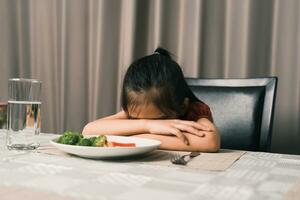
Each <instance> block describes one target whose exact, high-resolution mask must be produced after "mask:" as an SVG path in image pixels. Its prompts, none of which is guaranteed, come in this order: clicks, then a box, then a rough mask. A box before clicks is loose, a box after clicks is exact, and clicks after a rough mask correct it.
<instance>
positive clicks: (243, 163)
mask: <svg viewBox="0 0 300 200" xmlns="http://www.w3.org/2000/svg"><path fill="white" fill-rule="evenodd" d="M57 136H58V135H56V134H47V133H42V134H40V135H39V136H38V137H39V141H40V143H41V146H48V145H49V141H50V140H51V139H53V138H55V137H57ZM5 138H6V135H5V130H1V131H0V199H1V200H6V199H10V200H14V199H16V200H20V199H31V200H32V199H33V200H35V199H42V200H48V199H51V200H68V199H70V200H75V199H83V200H84V199H91V200H92V199H100V200H102V199H103V200H117V199H120V200H134V199H141V200H160V199H162V200H169V199H170V200H185V199H186V200H200V199H201V200H202V199H209V200H214V199H222V200H226V199H228V200H246V199H247V200H248V199H253V200H254V199H255V200H259V199H262V200H265V199H272V200H273V199H300V156H299V155H290V154H279V153H266V152H254V151H246V152H245V153H244V154H243V155H242V156H240V157H239V159H237V160H236V161H235V162H233V163H232V164H231V165H230V166H229V167H228V168H227V169H225V170H203V169H202V170H201V169H191V168H187V167H184V166H178V165H172V164H171V163H170V165H157V164H155V162H149V163H145V162H135V161H134V160H129V161H128V160H126V159H125V160H122V159H121V160H101V159H87V158H81V157H77V156H72V155H64V154H49V153H43V152H40V151H36V150H35V151H32V150H31V151H28V150H27V151H15V150H8V149H7V148H6V146H5ZM216 154H218V153H216ZM200 156H201V155H200Z"/></svg>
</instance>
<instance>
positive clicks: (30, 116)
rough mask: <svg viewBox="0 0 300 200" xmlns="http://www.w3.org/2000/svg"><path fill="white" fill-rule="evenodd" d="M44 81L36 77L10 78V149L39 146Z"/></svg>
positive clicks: (8, 142)
mask: <svg viewBox="0 0 300 200" xmlns="http://www.w3.org/2000/svg"><path fill="white" fill-rule="evenodd" d="M41 88H42V83H41V82H40V81H38V80H35V79H19V78H13V79H9V80H8V116H7V118H8V122H7V140H6V145H7V148H8V149H9V150H11V149H17V150H32V149H36V148H37V147H38V146H39V143H38V138H37V135H39V134H40V127H41Z"/></svg>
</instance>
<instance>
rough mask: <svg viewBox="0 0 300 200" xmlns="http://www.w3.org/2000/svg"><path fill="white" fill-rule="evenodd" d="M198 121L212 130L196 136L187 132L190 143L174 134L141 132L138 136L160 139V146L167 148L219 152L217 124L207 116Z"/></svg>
mask: <svg viewBox="0 0 300 200" xmlns="http://www.w3.org/2000/svg"><path fill="white" fill-rule="evenodd" d="M197 123H201V124H205V125H206V126H209V127H210V128H211V129H212V131H203V133H204V136H203V137H199V136H195V135H193V134H190V133H187V132H185V133H184V135H185V136H186V137H187V139H188V140H189V145H186V144H184V143H182V142H181V141H180V140H179V139H178V138H177V137H174V136H164V135H153V134H139V135H136V136H137V137H143V138H150V139H156V140H160V141H161V142H162V144H161V145H160V148H161V149H166V150H177V151H201V152H217V151H218V150H219V149H220V135H219V133H218V130H217V128H216V127H215V125H214V124H213V123H212V122H210V121H209V120H208V119H206V118H201V119H199V120H198V122H197Z"/></svg>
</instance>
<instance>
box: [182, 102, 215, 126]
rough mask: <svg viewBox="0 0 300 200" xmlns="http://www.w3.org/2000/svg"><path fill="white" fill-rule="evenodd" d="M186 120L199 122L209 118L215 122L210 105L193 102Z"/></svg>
mask: <svg viewBox="0 0 300 200" xmlns="http://www.w3.org/2000/svg"><path fill="white" fill-rule="evenodd" d="M184 118H185V120H189V121H197V120H198V119H200V118H207V119H208V120H210V121H211V122H213V118H212V113H211V111H210V108H209V106H208V105H206V104H205V103H203V102H193V103H191V104H190V105H189V108H188V110H187V113H186V115H185V117H184Z"/></svg>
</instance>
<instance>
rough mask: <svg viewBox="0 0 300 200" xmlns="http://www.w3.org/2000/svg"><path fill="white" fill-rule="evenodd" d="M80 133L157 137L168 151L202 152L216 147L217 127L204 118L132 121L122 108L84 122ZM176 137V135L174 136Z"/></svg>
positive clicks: (217, 143)
mask: <svg viewBox="0 0 300 200" xmlns="http://www.w3.org/2000/svg"><path fill="white" fill-rule="evenodd" d="M82 134H84V135H99V134H105V135H123V136H130V135H137V136H139V137H147V138H153V139H158V140H160V141H161V142H162V145H161V148H163V149H168V150H183V151H184V150H186V151H192V150H193V151H206V152H214V151H217V150H218V149H219V143H220V141H219V140H220V138H219V135H218V132H217V129H216V128H215V126H214V125H213V123H211V122H210V121H209V120H207V119H206V118H202V119H199V120H198V122H192V121H184V120H134V119H128V118H127V115H126V113H125V112H124V111H121V112H119V113H117V114H115V115H111V116H108V117H106V118H102V119H99V120H96V121H94V122H90V123H89V124H87V125H86V126H85V127H84V129H83V132H82ZM174 136H176V137H174Z"/></svg>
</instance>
